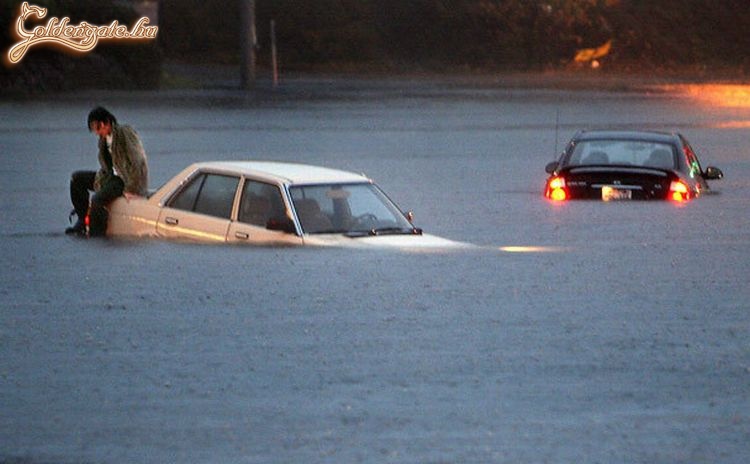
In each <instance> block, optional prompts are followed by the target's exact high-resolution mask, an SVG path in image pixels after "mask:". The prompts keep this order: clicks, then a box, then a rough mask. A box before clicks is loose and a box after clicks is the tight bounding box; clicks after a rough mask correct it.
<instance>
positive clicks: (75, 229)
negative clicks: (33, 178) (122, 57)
mask: <svg viewBox="0 0 750 464" xmlns="http://www.w3.org/2000/svg"><path fill="white" fill-rule="evenodd" d="M88 128H89V130H90V131H91V132H92V133H94V135H96V136H98V137H99V165H100V168H99V170H98V171H96V172H95V171H76V172H74V173H73V175H72V177H71V179H70V199H71V201H72V203H73V208H74V209H75V212H76V214H77V215H78V221H77V222H76V223H75V224H74V225H73V226H72V227H68V228H67V229H66V230H65V233H67V234H76V235H85V234H86V216H87V215H88V217H89V235H90V236H101V235H104V234H105V232H106V231H107V210H106V206H107V205H109V203H110V202H111V201H112V200H114V199H115V198H117V197H119V196H123V195H124V196H125V198H126V199H128V200H130V199H131V198H133V197H136V196H146V191H147V188H148V165H147V162H146V153H145V151H144V149H143V144H142V143H141V139H140V137H138V134H137V133H136V131H135V130H134V129H133V128H132V127H130V126H120V125H118V124H117V119H116V118H115V117H114V115H113V114H112V113H110V112H109V111H107V110H106V109H104V108H102V107H97V108H94V109H93V110H91V112H90V113H89V116H88ZM91 190H93V191H94V195H93V196H92V197H91V199H90V201H89V191H91Z"/></svg>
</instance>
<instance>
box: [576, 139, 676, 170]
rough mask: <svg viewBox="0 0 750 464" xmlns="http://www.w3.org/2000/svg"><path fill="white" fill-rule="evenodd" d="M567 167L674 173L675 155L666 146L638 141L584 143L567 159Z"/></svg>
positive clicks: (669, 146)
mask: <svg viewBox="0 0 750 464" xmlns="http://www.w3.org/2000/svg"><path fill="white" fill-rule="evenodd" d="M567 164H568V165H569V166H609V165H616V166H642V167H652V168H659V169H674V168H675V154H674V150H673V149H672V146H671V145H670V144H667V143H660V142H645V141H638V140H585V141H581V142H578V143H577V144H576V146H575V148H574V150H573V153H572V154H571V155H570V158H569V159H568V162H567Z"/></svg>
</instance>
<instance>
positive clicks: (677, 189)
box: [669, 180, 690, 202]
mask: <svg viewBox="0 0 750 464" xmlns="http://www.w3.org/2000/svg"><path fill="white" fill-rule="evenodd" d="M669 198H670V199H672V200H674V201H677V202H682V201H688V200H689V199H690V190H689V189H688V186H687V185H685V183H684V182H682V181H680V180H676V181H672V183H671V184H669Z"/></svg>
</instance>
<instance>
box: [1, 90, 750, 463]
mask: <svg viewBox="0 0 750 464" xmlns="http://www.w3.org/2000/svg"><path fill="white" fill-rule="evenodd" d="M683 90H684V89H683ZM718 94H719V96H718V97H717V98H715V99H711V98H706V92H701V91H698V92H693V91H692V90H691V91H682V90H681V89H675V88H672V89H667V90H664V89H661V90H660V89H652V90H650V91H642V92H632V91H631V92H599V91H562V90H545V89H539V90H534V89H517V88H516V89H512V88H502V87H497V86H494V85H489V84H486V83H483V84H482V83H476V82H475V83H472V82H466V81H463V82H451V81H434V80H433V81H418V80H398V81H381V80H357V81H347V80H343V79H330V80H325V79H293V80H289V81H287V82H285V83H284V84H283V85H282V87H281V88H280V89H278V90H277V91H276V92H271V91H265V90H264V91H262V92H259V93H257V94H251V95H243V94H240V93H237V92H234V91H231V90H211V91H171V92H163V93H158V94H156V93H124V92H115V93H95V92H89V93H77V94H68V95H63V96H61V97H59V98H56V99H54V100H53V99H50V100H32V101H23V102H21V101H10V102H8V101H5V102H0V215H1V217H2V220H1V221H0V275H1V276H2V278H1V279H0V282H2V283H0V416H1V420H0V462H2V463H17V462H22V463H24V464H26V463H33V464H37V463H132V462H148V463H164V462H202V463H203V462H205V463H208V462H212V463H269V462H284V463H288V462H297V463H314V462H336V463H357V462H366V463H467V462H477V463H479V462H482V463H487V462H493V463H539V462H549V463H569V462H583V463H595V462H606V463H662V462H663V463H667V462H669V463H672V462H690V463H698V462H706V463H714V462H723V463H745V462H748V461H750V311H749V310H750V278H749V277H748V276H749V275H750V104H745V103H743V102H742V99H741V97H742V93H741V92H739V93H738V92H729V94H728V95H729V96H724V97H721V95H724V94H723V93H720V92H719V93H718ZM738 95H739V97H738ZM98 104H103V105H104V106H107V107H108V108H109V109H110V110H111V111H112V112H113V113H114V114H115V115H116V116H117V117H118V119H119V121H120V122H121V123H127V124H131V125H133V126H134V127H135V128H136V129H137V130H138V131H139V133H140V135H141V137H142V139H143V142H144V145H145V147H146V150H147V153H148V156H149V164H150V173H151V179H150V180H151V187H157V186H158V185H160V184H162V183H163V182H165V181H167V180H168V179H169V178H171V176H172V175H174V174H176V173H177V172H178V171H179V170H181V169H182V168H183V167H185V166H186V165H188V164H190V163H192V162H196V161H205V160H230V159H263V160H278V161H295V162H304V163H309V164H317V165H323V166H328V167H334V168H340V169H345V170H351V171H356V172H364V173H365V174H367V175H368V176H370V177H372V178H373V179H375V180H376V181H377V182H378V184H379V185H380V186H381V187H382V188H383V189H384V190H385V191H386V192H387V193H388V194H389V196H390V197H391V198H392V199H394V200H395V201H396V203H398V204H399V206H401V207H402V208H403V209H405V210H407V209H408V210H413V211H414V212H415V224H416V225H417V226H419V227H421V228H423V229H424V230H425V231H426V232H429V233H432V234H435V235H439V236H442V237H447V238H450V239H454V240H459V241H465V242H469V243H472V244H476V245H478V247H477V248H476V249H473V250H470V251H460V252H455V251H454V252H439V253H411V252H408V251H353V250H345V249H311V248H304V249H303V248H258V247H237V246H216V245H197V244H186V243H174V242H167V241H159V240H146V241H133V240H82V239H75V238H71V237H68V236H65V235H64V234H63V230H64V228H65V227H66V226H67V225H68V223H67V220H68V212H69V211H70V202H69V196H68V179H69V175H70V173H71V172H72V171H75V170H78V169H94V168H95V167H96V140H95V139H94V137H93V136H92V135H90V134H89V133H88V131H87V130H86V116H87V114H88V111H89V110H90V109H91V108H93V107H94V106H95V105H98ZM605 127H621V128H650V129H658V130H665V131H679V132H682V133H683V134H684V135H685V136H686V137H687V138H688V139H689V140H690V141H691V143H692V145H693V147H694V148H695V149H696V150H697V151H698V155H699V156H700V159H701V162H702V164H703V166H704V168H705V167H706V166H708V165H713V166H718V167H720V168H721V169H722V170H723V171H724V173H725V178H724V179H723V180H721V181H715V182H713V183H712V184H711V185H712V187H713V189H714V192H715V193H714V194H712V195H706V196H703V197H701V198H699V199H697V200H695V201H692V202H690V203H687V204H684V205H676V204H673V203H624V202H620V203H599V202H572V203H566V204H562V205H559V204H551V203H549V202H547V201H545V200H544V199H543V198H542V188H543V185H544V180H545V177H546V175H545V173H544V166H545V164H546V163H548V162H549V161H551V160H553V159H554V158H555V157H556V153H557V152H559V150H561V149H562V147H563V145H564V143H565V142H566V141H567V140H568V139H569V138H570V137H571V136H572V135H573V134H574V133H575V131H577V130H578V129H585V128H605Z"/></svg>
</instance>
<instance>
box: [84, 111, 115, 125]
mask: <svg viewBox="0 0 750 464" xmlns="http://www.w3.org/2000/svg"><path fill="white" fill-rule="evenodd" d="M94 121H97V122H109V123H112V125H115V124H117V118H115V115H114V114H112V113H110V112H109V111H107V110H106V109H105V108H103V107H101V106H97V107H96V108H94V109H93V110H91V112H90V113H89V121H88V124H87V125H86V128H89V127H91V123H92V122H94Z"/></svg>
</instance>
